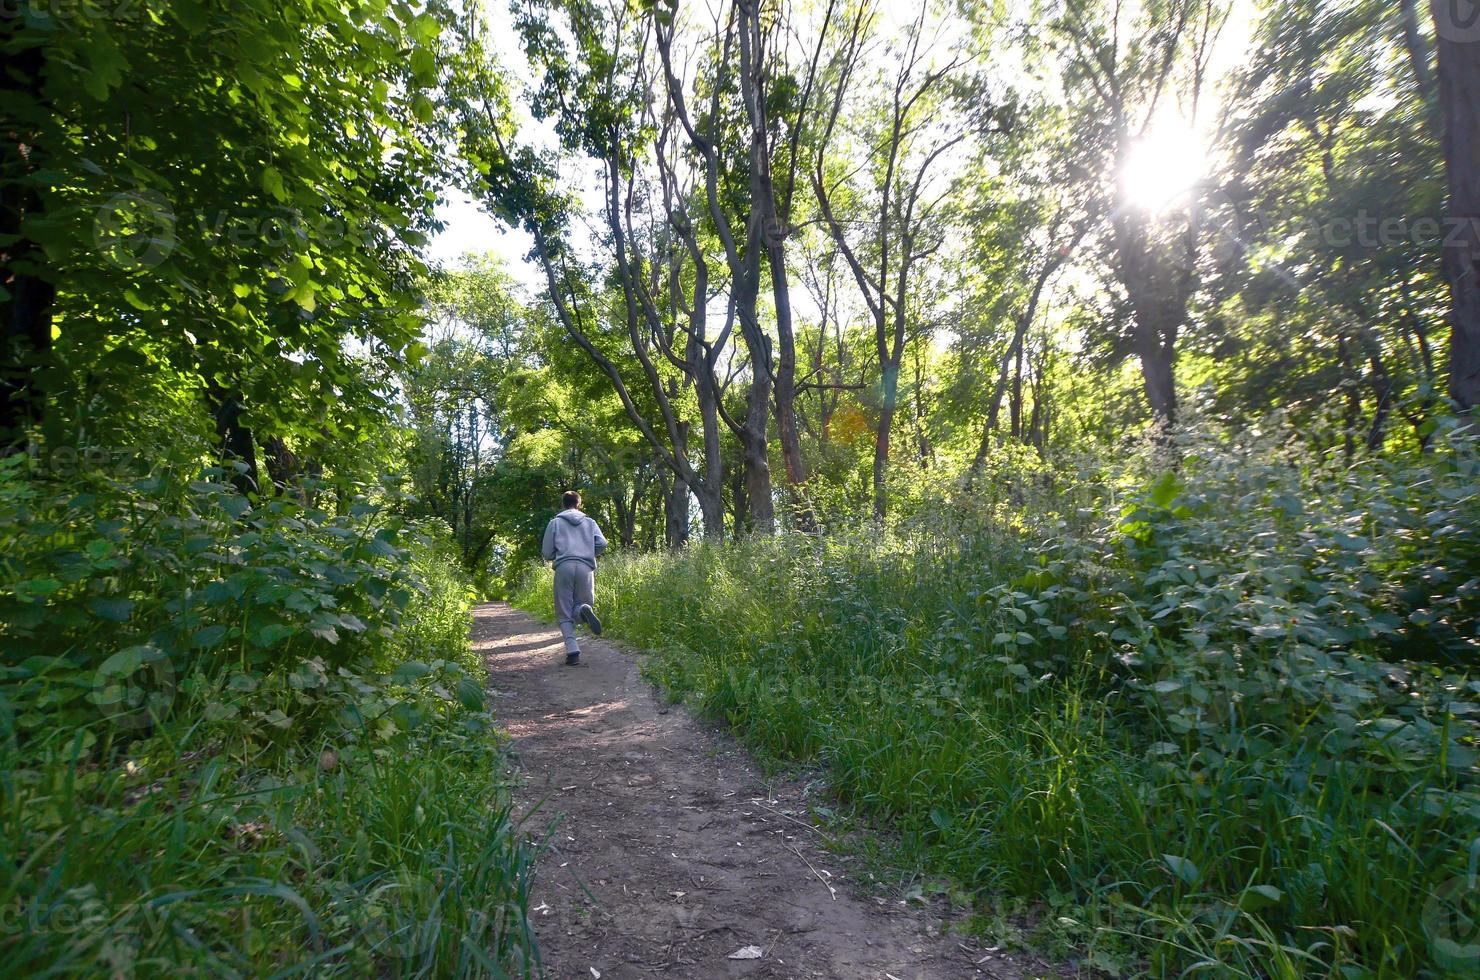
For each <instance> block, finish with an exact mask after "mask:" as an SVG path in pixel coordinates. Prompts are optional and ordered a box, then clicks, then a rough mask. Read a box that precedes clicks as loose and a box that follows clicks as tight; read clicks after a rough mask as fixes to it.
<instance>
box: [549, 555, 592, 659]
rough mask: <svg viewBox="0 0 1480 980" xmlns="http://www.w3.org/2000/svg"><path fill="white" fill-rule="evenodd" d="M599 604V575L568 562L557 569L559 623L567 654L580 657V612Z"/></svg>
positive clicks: (575, 563)
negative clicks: (577, 611)
mask: <svg viewBox="0 0 1480 980" xmlns="http://www.w3.org/2000/svg"><path fill="white" fill-rule="evenodd" d="M595 604H596V573H595V572H593V571H592V570H591V569H590V568H589V567H588V566H587V565H586V564H585V563H584V562H579V561H565V562H561V563H560V564H559V565H556V566H555V620H556V622H558V623H559V624H560V635H561V636H563V637H565V652H566V653H579V652H580V649H581V645H580V644H579V643H577V642H576V610H577V609H579V608H581V606H582V605H587V606H594V605H595Z"/></svg>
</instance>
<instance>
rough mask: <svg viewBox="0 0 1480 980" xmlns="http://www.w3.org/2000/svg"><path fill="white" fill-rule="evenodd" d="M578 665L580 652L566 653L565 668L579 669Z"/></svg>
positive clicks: (579, 663)
mask: <svg viewBox="0 0 1480 980" xmlns="http://www.w3.org/2000/svg"><path fill="white" fill-rule="evenodd" d="M580 665H581V651H579V650H577V651H576V652H575V653H567V654H566V655H565V666H567V667H579V666H580Z"/></svg>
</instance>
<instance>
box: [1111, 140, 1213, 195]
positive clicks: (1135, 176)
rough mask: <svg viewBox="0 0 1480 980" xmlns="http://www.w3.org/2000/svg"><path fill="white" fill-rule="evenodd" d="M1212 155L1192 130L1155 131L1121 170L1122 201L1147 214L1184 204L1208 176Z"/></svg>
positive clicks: (1135, 150)
mask: <svg viewBox="0 0 1480 980" xmlns="http://www.w3.org/2000/svg"><path fill="white" fill-rule="evenodd" d="M1207 165H1208V152H1207V148H1206V146H1205V145H1204V144H1203V141H1202V138H1201V136H1200V135H1199V134H1198V133H1197V132H1196V131H1195V130H1193V129H1192V128H1191V127H1189V126H1186V125H1182V126H1167V127H1162V128H1159V129H1157V130H1154V131H1153V132H1152V133H1151V134H1150V135H1148V136H1146V137H1145V138H1144V139H1142V140H1140V141H1139V142H1138V143H1136V145H1135V146H1134V147H1132V148H1131V151H1130V153H1129V155H1128V156H1127V157H1126V160H1125V163H1124V164H1123V165H1122V166H1121V171H1120V191H1121V198H1122V200H1123V201H1125V203H1126V204H1127V205H1129V206H1130V207H1134V208H1140V209H1143V210H1146V211H1153V212H1155V211H1163V210H1166V209H1167V208H1169V207H1174V206H1176V205H1179V204H1182V203H1184V202H1185V201H1186V200H1187V195H1188V193H1189V192H1190V191H1191V190H1192V189H1193V188H1194V187H1196V186H1197V184H1198V182H1199V181H1200V180H1202V178H1203V177H1204V175H1205V174H1206V173H1207Z"/></svg>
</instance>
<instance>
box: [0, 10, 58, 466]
mask: <svg viewBox="0 0 1480 980" xmlns="http://www.w3.org/2000/svg"><path fill="white" fill-rule="evenodd" d="M20 23H21V22H20V20H19V19H18V18H15V17H11V16H9V15H8V14H7V16H6V18H5V28H4V30H5V35H6V40H7V41H8V40H10V38H9V35H10V34H11V33H12V32H13V31H16V30H18V29H19V27H20ZM44 57H45V56H44V55H43V53H42V49H41V48H39V47H30V48H24V49H22V50H20V51H19V52H13V53H11V54H10V55H7V58H8V64H7V66H6V67H7V70H6V71H5V72H4V74H3V75H0V99H3V100H4V101H5V103H6V105H7V106H8V105H9V104H10V103H11V101H12V99H15V100H18V101H20V102H21V103H22V104H26V103H31V104H35V103H39V102H40V101H41V96H42V91H41V85H42V77H41V76H42V69H43V67H44ZM31 142H32V141H31V138H30V136H29V135H27V134H21V133H15V132H4V133H0V242H5V243H6V244H4V245H0V248H3V249H4V253H3V254H4V256H5V265H4V267H3V268H0V284H3V288H0V330H3V331H4V333H3V338H0V345H3V346H0V455H10V454H11V453H16V452H25V451H26V450H27V448H28V447H29V435H28V433H29V430H30V429H31V427H33V426H35V425H36V424H37V423H39V422H40V421H41V420H42V418H43V416H44V414H45V395H44V393H43V391H42V386H41V385H40V384H39V383H38V378H37V374H38V369H39V368H42V367H44V365H45V363H46V362H47V361H49V360H50V355H51V305H52V302H53V301H54V300H55V299H56V286H55V284H53V283H51V282H49V281H47V280H45V279H43V278H41V276H40V275H39V274H38V272H39V269H40V268H41V267H42V266H44V264H45V256H44V255H43V254H42V252H41V248H40V247H39V246H38V245H37V244H36V243H35V242H32V241H30V240H29V239H26V238H24V237H21V230H22V223H23V221H24V220H25V218H26V216H27V215H33V216H34V215H36V214H38V213H40V211H41V210H42V205H41V198H40V195H39V194H38V193H37V192H36V189H35V187H34V186H32V185H31V184H30V179H31V178H30V177H29V176H28V175H29V174H30V173H32V172H34V171H35V170H36V169H37V167H38V166H39V165H40V158H41V156H42V152H43V151H42V149H41V148H39V147H36V146H32V145H29V144H30V143H31ZM22 144H26V146H22Z"/></svg>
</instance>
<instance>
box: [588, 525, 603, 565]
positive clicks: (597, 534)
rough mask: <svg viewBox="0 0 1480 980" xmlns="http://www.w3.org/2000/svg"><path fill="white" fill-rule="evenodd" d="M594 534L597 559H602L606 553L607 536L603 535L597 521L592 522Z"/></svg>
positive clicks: (593, 539)
mask: <svg viewBox="0 0 1480 980" xmlns="http://www.w3.org/2000/svg"><path fill="white" fill-rule="evenodd" d="M591 530H592V532H593V537H592V541H593V543H594V544H595V550H596V557H597V558H600V557H601V556H602V555H603V554H604V553H605V552H606V535H604V534H602V533H601V525H600V524H597V523H596V522H595V521H592V522H591Z"/></svg>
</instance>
